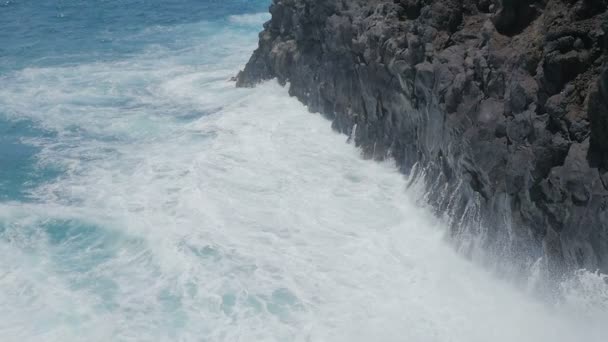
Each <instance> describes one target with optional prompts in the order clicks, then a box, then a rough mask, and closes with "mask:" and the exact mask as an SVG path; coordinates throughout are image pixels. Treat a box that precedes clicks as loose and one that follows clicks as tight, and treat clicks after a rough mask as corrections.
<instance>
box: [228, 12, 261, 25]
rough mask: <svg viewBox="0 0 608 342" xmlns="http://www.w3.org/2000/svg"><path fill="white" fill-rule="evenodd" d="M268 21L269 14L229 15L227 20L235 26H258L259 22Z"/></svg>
mask: <svg viewBox="0 0 608 342" xmlns="http://www.w3.org/2000/svg"><path fill="white" fill-rule="evenodd" d="M269 19H270V13H252V14H240V15H231V16H230V17H228V20H229V21H230V22H231V23H233V24H237V25H259V24H260V22H265V21H267V20H269Z"/></svg>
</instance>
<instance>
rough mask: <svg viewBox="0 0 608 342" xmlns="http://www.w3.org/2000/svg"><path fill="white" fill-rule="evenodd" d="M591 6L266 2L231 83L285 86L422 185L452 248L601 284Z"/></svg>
mask: <svg viewBox="0 0 608 342" xmlns="http://www.w3.org/2000/svg"><path fill="white" fill-rule="evenodd" d="M607 4H608V0H578V1H577V0H545V1H526V0H394V1H392V0H391V1H389V0H274V2H273V4H272V5H271V8H270V11H271V13H272V19H271V20H270V21H269V22H268V23H266V24H265V26H264V31H263V32H262V33H261V34H260V42H259V48H258V49H257V50H256V51H255V52H254V54H253V56H252V57H251V60H250V61H249V63H248V64H247V66H246V68H245V70H244V71H243V72H241V73H240V74H239V76H238V80H237V85H238V86H253V85H255V84H256V83H257V82H260V81H262V80H267V79H272V78H277V79H278V80H279V82H281V83H283V84H286V83H287V82H289V86H290V94H291V95H293V96H296V97H297V98H299V99H300V100H301V101H302V102H303V103H305V104H306V105H308V106H309V108H310V109H311V110H312V111H319V112H321V113H323V114H325V115H326V116H327V117H328V118H330V119H331V120H333V127H334V128H335V129H336V130H338V131H340V132H343V133H345V134H347V135H350V136H351V137H352V139H354V141H355V142H356V144H357V145H358V146H360V147H361V148H362V149H363V151H364V153H365V155H366V156H369V157H372V158H374V159H383V158H387V157H392V158H395V160H396V162H397V164H398V165H399V167H400V168H401V170H402V171H403V172H405V173H408V174H410V173H413V174H414V176H418V177H421V178H422V179H424V182H425V184H426V186H427V187H428V190H429V194H430V195H429V196H428V198H427V200H428V201H429V202H430V203H431V204H432V205H433V207H434V208H435V209H436V210H437V213H439V214H444V213H445V214H447V215H448V216H449V218H450V222H451V225H450V226H451V230H450V233H451V234H450V235H451V236H452V237H453V239H454V241H455V242H456V243H457V244H458V246H459V247H460V249H461V250H462V251H463V252H465V253H469V254H470V255H472V256H473V255H476V254H477V253H478V251H479V250H481V251H485V252H488V253H485V252H484V253H485V255H492V256H495V258H494V261H496V262H497V264H501V261H502V260H511V261H510V262H509V265H511V266H510V267H511V269H512V270H514V271H517V272H519V271H520V270H525V269H529V268H531V267H532V264H533V263H535V262H536V261H537V260H540V263H539V262H536V265H537V266H538V265H541V266H542V270H543V271H544V272H545V274H547V275H549V276H558V275H560V274H563V272H564V271H566V270H569V269H577V268H587V269H590V270H597V269H599V270H600V271H602V272H605V273H608V71H607V70H606V69H607V68H608V54H607V52H606V50H607V48H608V12H607ZM472 241H476V242H475V243H472ZM541 257H542V259H541ZM513 261H515V262H513ZM505 265H506V263H505ZM503 266H504V265H503ZM505 267H506V266H505Z"/></svg>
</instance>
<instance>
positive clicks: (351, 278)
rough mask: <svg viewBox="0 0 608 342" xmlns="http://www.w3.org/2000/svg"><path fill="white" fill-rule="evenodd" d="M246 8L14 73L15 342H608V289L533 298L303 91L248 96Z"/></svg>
mask: <svg viewBox="0 0 608 342" xmlns="http://www.w3.org/2000/svg"><path fill="white" fill-rule="evenodd" d="M227 3H228V4H229V5H222V4H221V3H219V2H211V1H208V2H206V5H205V6H206V7H205V8H206V10H205V11H202V10H200V9H199V12H200V13H203V12H204V13H205V17H204V18H203V20H194V19H192V18H186V19H183V20H175V22H174V21H173V20H170V19H171V18H166V17H163V20H160V22H158V20H157V21H155V22H154V24H153V25H149V26H146V27H143V26H142V25H140V26H137V27H136V26H133V27H130V28H129V30H128V32H120V34H116V35H115V34H114V33H113V32H106V31H102V32H104V33H103V34H105V35H107V36H110V37H111V40H112V42H113V43H112V44H111V46H112V48H107V47H104V48H97V47H96V46H94V45H92V46H90V47H89V48H90V50H91V51H93V52H90V53H88V52H87V53H86V54H84V55H80V56H79V57H78V58H76V59H72V58H67V59H63V58H62V57H61V54H60V55H59V57H57V58H56V59H53V61H49V60H46V59H45V60H41V59H40V58H39V57H36V56H35V57H31V58H30V59H25V60H26V61H30V62H29V63H30V64H29V65H25V64H27V63H24V62H19V63H17V62H15V61H16V60H17V59H13V58H8V59H5V60H4V62H5V63H4V64H3V65H2V68H0V70H2V73H1V74H0V128H1V129H0V133H2V137H0V143H1V146H0V163H1V164H0V168H1V170H0V190H1V191H0V192H1V194H0V340H2V341H606V338H607V336H608V314H607V312H608V286H606V280H605V278H604V277H603V276H602V275H599V274H594V273H590V272H580V274H578V275H577V276H575V277H573V278H572V279H571V280H570V281H567V282H564V283H563V284H562V290H563V296H564V298H563V299H562V300H561V301H560V302H559V303H545V302H542V301H540V300H537V299H534V298H533V297H532V296H531V295H528V294H525V292H524V291H523V290H521V289H517V288H515V287H513V286H512V285H510V284H509V283H508V282H506V281H504V280H498V279H496V277H495V276H493V275H491V274H490V273H488V272H487V271H485V270H483V269H482V268H479V267H478V266H476V265H475V264H473V263H471V262H469V261H467V260H465V259H463V258H462V257H461V256H459V255H458V254H456V253H455V252H454V251H453V249H452V248H451V247H450V246H449V244H447V243H446V242H445V240H444V238H443V236H444V232H445V231H444V229H445V228H444V227H443V226H442V223H441V222H439V221H437V220H436V219H435V218H433V217H432V216H431V215H430V214H429V212H427V210H426V209H425V208H421V207H420V206H418V205H417V204H416V199H417V198H420V196H421V195H422V194H421V193H418V192H417V190H416V189H412V188H410V189H408V188H407V184H408V181H407V179H405V178H404V176H403V175H402V174H400V173H398V172H397V170H396V168H395V167H394V166H393V165H392V164H390V163H375V162H371V161H366V160H363V159H362V158H361V157H360V153H359V151H358V150H357V149H356V148H355V147H354V146H352V145H350V144H348V143H346V140H347V139H346V137H345V136H342V135H339V134H337V133H335V132H333V131H332V130H331V129H330V123H329V122H328V121H327V120H325V119H324V118H322V117H321V116H320V115H318V114H310V113H309V112H308V111H307V109H306V108H305V107H304V106H302V105H301V104H300V103H299V102H297V101H296V100H295V99H293V98H290V97H289V96H288V94H287V90H286V89H284V88H282V87H280V86H279V85H278V84H276V83H275V82H268V83H265V84H262V85H260V86H258V87H257V88H255V89H236V88H235V87H234V83H233V82H230V81H229V79H230V78H231V77H232V76H234V75H235V74H236V72H237V71H238V70H239V69H240V68H242V66H243V64H244V63H245V62H246V61H247V59H248V57H249V55H250V53H251V51H252V50H253V49H254V48H255V47H256V44H257V32H258V31H259V30H260V28H261V25H262V23H263V22H264V21H265V20H267V19H268V18H269V16H268V15H267V14H264V13H260V11H261V9H260V8H258V7H264V6H265V5H266V4H265V2H259V4H258V5H255V6H254V5H253V4H252V3H251V2H242V1H241V2H239V1H228V2H227ZM242 3H247V6H250V7H246V8H248V9H249V10H250V12H247V11H244V12H247V13H244V12H243V11H242V10H241V12H237V11H236V10H235V8H241V9H242V8H244V7H239V6H237V5H241V4H242ZM214 6H215V7H214ZM216 7H217V9H216ZM183 11H185V10H181V11H180V10H175V13H182V12H183ZM212 11H216V12H215V13H216V15H215V16H214V15H213V12H212ZM193 12H195V13H198V12H197V11H193ZM144 13H149V12H148V11H144ZM163 13H169V14H166V15H167V16H168V15H170V14H171V13H173V12H171V11H169V10H168V9H167V10H166V11H165V12H163ZM122 15H123V16H124V13H123V14H122ZM108 16H109V14H108ZM154 18H156V17H154ZM147 20H151V19H149V18H148V19H147ZM93 36H95V37H98V35H93ZM0 37H4V36H0ZM11 46H12V45H11ZM9 47H10V46H9ZM64 48H65V51H64V52H62V54H65V55H70V54H71V53H73V52H74V51H77V49H76V48H75V47H69V48H68V47H64ZM7 49H9V48H7ZM100 49H101V50H100ZM9 50H10V49H9ZM34 50H35V49H34ZM10 51H17V50H10ZM99 51H103V53H104V54H103V56H104V57H103V58H98V57H99V53H100V52H99ZM31 53H32V56H34V55H36V52H35V51H34V52H31ZM18 64H19V65H18Z"/></svg>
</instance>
